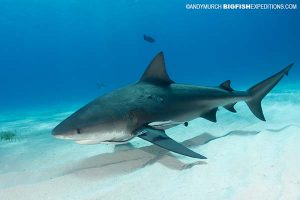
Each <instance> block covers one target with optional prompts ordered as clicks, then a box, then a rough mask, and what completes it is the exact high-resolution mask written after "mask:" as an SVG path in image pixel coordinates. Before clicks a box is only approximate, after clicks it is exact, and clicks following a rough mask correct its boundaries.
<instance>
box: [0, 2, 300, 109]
mask: <svg viewBox="0 0 300 200" xmlns="http://www.w3.org/2000/svg"><path fill="white" fill-rule="evenodd" d="M191 2H194V1H191ZM191 2H190V1H176V2H174V1H170V0H169V1H163V2H161V1H138V0H122V1H108V0H104V1H95V0H92V1H70V0H64V1H61V0H54V1H53V0H51V1H49V0H45V1H20V0H2V1H1V5H0V27H1V29H0V66H1V67H0V69H1V71H0V91H1V98H0V108H1V110H11V109H22V108H25V107H28V108H32V107H33V108H35V107H43V106H46V107H47V106H50V105H69V104H70V103H80V102H83V103H85V102H87V101H89V100H91V99H93V98H95V97H97V96H98V95H101V94H103V93H106V92H109V91H111V90H113V89H115V88H118V87H120V86H123V85H126V84H130V83H132V82H135V81H137V80H138V79H139V77H140V76H141V74H142V73H143V71H144V69H145V68H146V67H147V65H148V64H149V62H150V60H151V59H152V58H153V56H154V55H155V54H156V53H158V52H159V51H163V52H164V53H165V58H166V65H167V69H168V71H169V74H170V76H171V78H172V79H173V80H175V81H176V82H180V83H190V84H198V85H218V84H219V83H221V82H222V81H224V80H227V79H231V80H232V81H233V87H234V88H238V89H246V88H247V87H250V86H251V85H253V84H254V83H256V82H257V81H260V80H262V79H263V78H265V77H267V76H269V75H271V74H273V73H274V72H277V71H278V70H280V69H281V68H283V67H285V66H287V65H288V64H290V63H292V62H295V63H296V64H295V66H294V68H293V70H292V71H291V73H290V76H289V78H288V79H286V80H284V81H283V83H281V84H282V85H285V84H295V83H297V82H298V81H299V73H300V68H299V67H298V63H300V57H299V56H300V48H299V46H300V38H299V35H300V26H299V19H300V16H299V15H300V14H299V9H298V10H285V11H282V10H279V11H278V10H250V11H245V10H243V11H237V10H235V11H233V10H230V11H225V10H204V11H200V10H194V11H193V10H186V9H185V4H186V3H191ZM202 2H208V1H201V3H202ZM257 2H259V1H257ZM197 3H199V2H197ZM209 3H211V2H209ZM143 34H148V35H151V36H153V37H154V38H155V39H156V42H155V43H147V42H146V41H144V40H143ZM97 84H100V85H104V86H103V87H102V86H100V87H99V86H97Z"/></svg>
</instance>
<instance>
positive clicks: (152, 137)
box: [137, 127, 206, 159]
mask: <svg viewBox="0 0 300 200" xmlns="http://www.w3.org/2000/svg"><path fill="white" fill-rule="evenodd" d="M137 134H138V137H140V138H142V139H144V140H147V141H149V142H151V143H153V144H155V145H158V146H160V147H162V148H164V149H167V150H169V151H172V152H175V153H178V154H181V155H185V156H189V157H192V158H199V159H206V157H204V156H202V155H200V154H198V153H196V152H194V151H192V150H190V149H188V148H186V147H185V146H183V145H182V144H180V143H178V142H176V141H175V140H173V139H171V138H170V137H169V136H167V135H166V133H165V131H163V130H158V129H154V128H151V127H143V128H142V129H140V130H138V131H137Z"/></svg>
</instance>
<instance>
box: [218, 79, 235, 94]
mask: <svg viewBox="0 0 300 200" xmlns="http://www.w3.org/2000/svg"><path fill="white" fill-rule="evenodd" d="M230 84H231V81H230V80H227V81H225V82H223V83H221V84H220V86H219V87H220V88H222V89H224V90H227V91H229V92H232V91H233V89H232V87H231V85H230Z"/></svg>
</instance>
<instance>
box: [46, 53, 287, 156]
mask: <svg viewBox="0 0 300 200" xmlns="http://www.w3.org/2000/svg"><path fill="white" fill-rule="evenodd" d="M292 65H293V64H290V65H288V66H287V67H286V68H284V69H283V70H281V71H280V72H278V73H276V74H274V75H273V76H271V77H269V78H267V79H266V80H264V81H262V82H260V83H258V84H256V85H254V86H253V87H251V88H249V89H248V90H246V91H235V90H233V89H232V88H231V86H230V81H229V80H227V81H225V82H224V83H222V84H220V85H219V86H218V87H202V86H193V85H184V84H176V83H174V81H172V80H171V79H170V78H169V75H168V74H167V72H166V68H165V62H164V56H163V53H162V52H161V53H159V54H158V55H156V56H155V58H154V59H153V60H152V62H151V63H150V65H149V66H148V68H147V69H146V71H145V72H144V74H143V75H142V77H141V79H140V80H139V81H138V82H137V83H134V84H132V85H129V86H127V87H124V88H121V89H118V90H116V91H113V92H111V93H109V94H106V95H104V96H102V97H99V98H97V99H95V100H94V101H92V102H90V103H88V104H87V105H85V106H84V107H82V108H80V109H79V110H78V111H76V112H75V113H73V114H72V115H71V116H69V117H68V118H67V119H65V120H64V121H63V122H61V123H60V124H59V125H58V126H56V127H55V128H54V129H53V132H52V134H53V135H54V136H55V137H57V138H60V139H70V140H74V141H75V142H77V143H79V144H96V143H107V142H108V143H110V142H111V143H113V142H117V143H119V142H127V141H129V140H130V139H132V138H134V137H136V136H137V137H139V138H142V139H144V140H147V141H149V142H151V143H153V144H155V145H158V146H160V147H162V148H165V149H167V150H170V151H172V152H176V153H178V154H182V155H185V156H189V157H193V158H199V159H206V157H204V156H202V155H200V154H198V153H196V152H194V151H192V150H190V149H188V148H186V147H185V146H183V145H181V144H180V143H177V142H176V141H174V140H173V139H171V138H170V137H168V136H167V134H166V133H165V130H166V129H168V128H171V127H174V126H176V125H179V124H184V125H185V126H187V125H188V121H190V120H193V119H195V118H198V117H203V118H205V119H207V120H210V121H212V122H216V121H217V120H216V112H217V110H218V107H220V106H223V107H224V108H226V109H227V110H229V111H231V112H236V110H235V109H234V105H235V104H236V103H237V102H238V101H245V102H246V103H247V105H248V106H249V108H250V110H251V111H252V113H253V114H254V115H255V116H256V117H257V118H259V119H260V120H263V121H265V117H264V115H263V112H262V108H261V100H262V99H263V98H264V96H266V94H267V93H268V92H269V91H270V90H271V89H272V88H273V87H274V86H275V85H276V84H277V83H278V82H279V81H280V80H281V79H282V77H283V76H284V75H287V74H288V72H289V70H290V69H291V67H292Z"/></svg>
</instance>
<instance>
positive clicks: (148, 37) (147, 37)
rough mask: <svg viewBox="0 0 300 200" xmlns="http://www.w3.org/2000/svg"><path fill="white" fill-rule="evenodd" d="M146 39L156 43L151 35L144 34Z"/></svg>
mask: <svg viewBox="0 0 300 200" xmlns="http://www.w3.org/2000/svg"><path fill="white" fill-rule="evenodd" d="M144 40H145V41H147V42H150V43H154V42H155V39H154V38H153V37H151V36H149V35H144Z"/></svg>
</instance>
